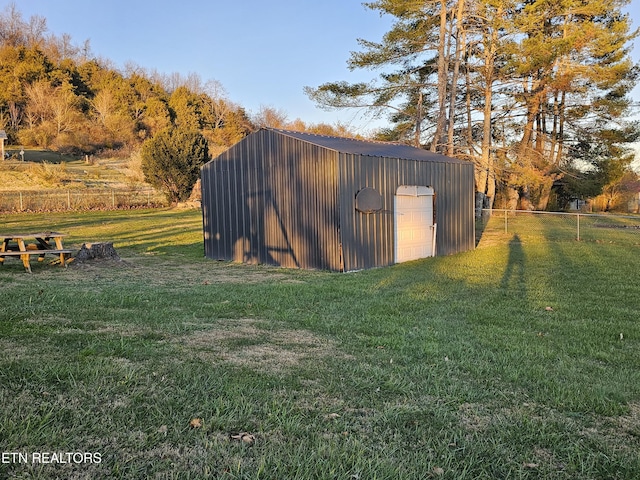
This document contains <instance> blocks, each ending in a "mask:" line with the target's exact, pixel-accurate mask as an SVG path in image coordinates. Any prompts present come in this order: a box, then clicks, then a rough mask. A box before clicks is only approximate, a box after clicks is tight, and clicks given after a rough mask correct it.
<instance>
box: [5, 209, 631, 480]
mask: <svg viewBox="0 0 640 480" xmlns="http://www.w3.org/2000/svg"><path fill="white" fill-rule="evenodd" d="M492 222H493V220H492ZM0 224H2V230H5V231H14V230H21V231H26V230H32V229H35V230H39V229H42V228H50V229H54V230H60V231H63V232H67V233H69V237H68V240H67V242H66V243H67V244H68V245H72V246H74V247H79V246H80V245H81V244H82V243H83V242H85V241H86V242H92V241H113V242H114V245H115V247H116V249H117V251H118V253H119V254H120V255H121V256H122V258H123V261H122V262H120V263H116V262H96V263H92V264H84V265H80V264H78V265H74V264H73V263H72V264H71V265H70V266H69V267H68V268H67V269H62V268H60V267H57V266H51V265H46V264H36V265H34V267H33V274H32V275H29V274H26V273H24V272H23V268H22V266H21V263H20V262H19V261H17V260H15V259H13V260H12V259H9V260H7V261H6V262H5V265H3V266H2V267H0V302H1V305H2V309H0V405H1V406H2V407H1V410H0V450H2V451H3V452H26V453H29V454H31V453H32V452H78V451H79V452H99V453H100V454H101V458H102V462H101V463H100V464H88V463H83V464H33V463H28V464H19V463H4V464H3V463H0V477H3V478H4V477H8V478H41V479H49V478H55V477H56V476H57V477H59V478H229V479H232V478H233V479H235V478H268V479H272V478H296V479H298V478H309V479H312V478H346V479H349V478H361V479H364V478H367V479H371V478H379V479H397V478H404V479H416V478H450V479H477V478H487V479H489V478H545V479H547V478H558V479H575V478H579V479H580V478H585V479H591V478H593V479H600V478H616V479H618V478H619V479H622V478H628V479H632V478H637V472H638V471H640V457H639V454H638V452H639V451H640V348H639V347H640V325H639V324H638V313H639V312H638V294H637V286H638V285H639V284H640V256H639V255H638V252H637V247H634V246H633V245H631V246H630V245H629V243H628V242H626V243H621V242H618V241H616V237H612V238H613V240H611V241H598V242H596V241H583V242H576V241H567V240H563V241H549V240H545V238H544V237H543V236H541V235H537V236H528V235H526V234H520V235H519V238H520V241H516V239H515V234H514V233H513V232H512V233H508V234H504V233H503V231H502V228H503V224H501V223H500V221H496V222H495V224H494V223H490V224H489V225H488V227H487V229H486V230H485V232H484V236H483V239H482V240H481V242H480V244H479V248H478V249H477V250H476V251H474V252H468V253H464V254H459V255H454V256H450V257H440V258H434V259H425V260H423V261H417V262H410V263H407V264H402V265H396V266H393V267H390V268H382V269H376V270H369V271H363V272H356V273H350V274H332V273H327V272H317V271H299V270H285V269H278V268H272V267H267V266H243V265H236V264H229V263H226V262H216V261H210V260H207V259H204V258H203V249H202V234H201V217H200V213H199V212H198V211H193V210H183V211H179V210H141V211H128V212H91V213H68V214H42V215H19V216H17V215H16V216H2V217H0ZM525 227H526V225H525ZM554 228H555V227H554V224H553V223H552V222H551V223H546V224H545V231H546V232H548V233H550V234H552V233H553V231H554ZM558 228H559V227H558ZM525 231H526V229H525ZM616 235H617V233H616ZM34 263H35V262H34ZM547 307H550V308H547ZM621 334H622V336H621ZM194 418H198V419H200V421H201V426H200V427H199V428H192V427H190V421H191V420H192V419H194ZM242 432H248V433H250V434H252V435H254V436H255V443H254V444H253V445H250V444H245V443H243V442H242V441H239V440H237V439H235V438H233V436H236V435H238V434H239V433H242Z"/></svg>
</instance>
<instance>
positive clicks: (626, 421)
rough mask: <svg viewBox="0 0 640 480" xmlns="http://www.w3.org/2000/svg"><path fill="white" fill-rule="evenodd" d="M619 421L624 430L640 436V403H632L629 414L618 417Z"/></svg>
mask: <svg viewBox="0 0 640 480" xmlns="http://www.w3.org/2000/svg"><path fill="white" fill-rule="evenodd" d="M618 423H619V425H620V428H621V429H622V431H623V432H625V433H627V434H629V435H632V436H634V437H640V403H632V404H630V405H629V414H628V415H623V416H621V417H620V418H618Z"/></svg>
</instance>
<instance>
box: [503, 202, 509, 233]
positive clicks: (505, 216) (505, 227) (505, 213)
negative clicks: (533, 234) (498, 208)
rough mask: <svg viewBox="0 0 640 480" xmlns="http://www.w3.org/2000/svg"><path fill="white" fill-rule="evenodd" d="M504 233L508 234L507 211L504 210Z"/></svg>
mask: <svg viewBox="0 0 640 480" xmlns="http://www.w3.org/2000/svg"><path fill="white" fill-rule="evenodd" d="M504 233H508V232H507V209H506V208H505V209H504Z"/></svg>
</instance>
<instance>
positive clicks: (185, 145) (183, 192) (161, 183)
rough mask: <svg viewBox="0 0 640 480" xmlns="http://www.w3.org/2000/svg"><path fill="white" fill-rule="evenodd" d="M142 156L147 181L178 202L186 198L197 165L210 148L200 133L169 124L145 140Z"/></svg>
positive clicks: (198, 166) (196, 171) (198, 167)
mask: <svg viewBox="0 0 640 480" xmlns="http://www.w3.org/2000/svg"><path fill="white" fill-rule="evenodd" d="M141 156H142V171H143V173H144V176H145V179H146V180H147V182H149V183H150V184H151V185H153V186H154V187H155V188H157V189H158V190H161V191H163V192H164V193H165V195H166V196H167V199H168V200H169V202H170V203H177V202H180V201H184V200H186V199H187V198H189V195H190V194H191V190H192V188H193V185H194V184H195V183H196V180H198V178H199V176H200V167H201V166H202V165H204V163H205V162H206V161H207V160H208V159H209V148H208V144H207V140H206V139H205V138H204V137H203V136H202V135H201V134H200V133H198V132H196V131H191V130H183V129H180V128H175V127H171V128H167V129H164V130H162V131H160V132H159V133H158V134H156V135H155V136H154V137H152V138H150V139H149V140H146V141H145V142H144V144H143V145H142V150H141Z"/></svg>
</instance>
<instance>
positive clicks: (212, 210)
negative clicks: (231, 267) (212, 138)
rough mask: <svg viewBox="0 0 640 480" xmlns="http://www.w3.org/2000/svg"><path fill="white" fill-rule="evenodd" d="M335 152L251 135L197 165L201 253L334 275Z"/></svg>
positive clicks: (285, 139)
mask: <svg viewBox="0 0 640 480" xmlns="http://www.w3.org/2000/svg"><path fill="white" fill-rule="evenodd" d="M336 160H337V154H336V153H335V152H333V151H330V150H327V149H325V148H321V147H318V146H315V145H312V144H309V143H306V142H301V141H300V140H296V139H293V138H289V137H287V136H284V135H281V134H279V133H277V132H274V131H271V130H259V131H258V132H256V133H254V134H252V135H250V136H248V137H247V138H245V139H244V140H242V141H241V142H240V143H238V144H237V145H235V146H234V147H232V148H231V149H230V150H228V151H227V152H225V153H223V154H222V155H220V156H219V157H217V158H216V159H215V160H213V161H211V162H209V163H207V164H206V165H205V166H204V167H203V168H202V174H201V177H202V213H203V224H204V245H205V255H206V256H207V257H209V258H213V259H219V260H235V261H239V262H246V263H266V264H271V265H281V266H284V267H297V268H310V269H326V270H334V271H338V270H340V248H339V240H338V231H337V228H336V225H337V224H338V212H337V198H338V194H337V181H336V179H337V174H336Z"/></svg>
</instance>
